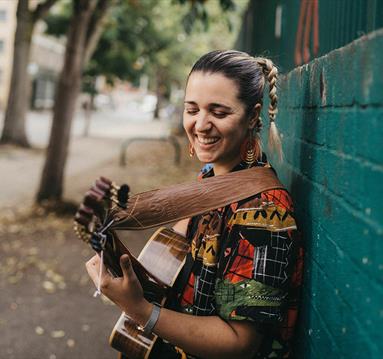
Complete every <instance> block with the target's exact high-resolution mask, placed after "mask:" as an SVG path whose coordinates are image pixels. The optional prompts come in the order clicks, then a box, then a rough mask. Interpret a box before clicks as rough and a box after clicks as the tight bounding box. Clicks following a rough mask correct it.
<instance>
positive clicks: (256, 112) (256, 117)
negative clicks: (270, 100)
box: [249, 103, 262, 130]
mask: <svg viewBox="0 0 383 359" xmlns="http://www.w3.org/2000/svg"><path fill="white" fill-rule="evenodd" d="M261 109H262V105H261V104H260V103H257V104H256V105H255V106H254V108H253V111H252V112H251V117H250V120H249V130H252V129H254V127H255V126H256V125H257V123H258V121H259V116H260V114H261Z"/></svg>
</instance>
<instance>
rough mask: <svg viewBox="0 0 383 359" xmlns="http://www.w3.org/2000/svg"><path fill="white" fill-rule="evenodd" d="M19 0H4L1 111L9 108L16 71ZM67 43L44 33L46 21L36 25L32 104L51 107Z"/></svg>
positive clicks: (0, 50) (0, 19) (0, 6)
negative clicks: (15, 43) (15, 52)
mask: <svg viewBox="0 0 383 359" xmlns="http://www.w3.org/2000/svg"><path fill="white" fill-rule="evenodd" d="M16 7H17V1H0V110H5V106H6V102H7V97H8V90H9V85H10V80H11V74H12V60H13V58H12V56H13V41H14V35H15V30H16ZM64 52H65V45H64V44H63V42H62V41H59V40H58V39H56V38H52V37H50V36H47V35H45V34H44V23H43V22H39V23H37V24H36V26H35V31H34V35H33V37H32V45H31V53H30V59H29V65H28V73H29V75H30V77H31V82H30V86H31V87H32V88H31V107H32V108H36V109H44V108H51V107H52V105H53V98H54V89H55V81H56V79H57V76H58V74H59V72H60V70H61V67H62V63H63V57H64Z"/></svg>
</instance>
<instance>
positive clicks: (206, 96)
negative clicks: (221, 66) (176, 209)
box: [183, 71, 249, 174]
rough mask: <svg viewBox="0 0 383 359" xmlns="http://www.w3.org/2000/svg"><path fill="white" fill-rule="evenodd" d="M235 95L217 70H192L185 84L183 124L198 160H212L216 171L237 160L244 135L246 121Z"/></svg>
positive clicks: (233, 85) (229, 82) (230, 82)
mask: <svg viewBox="0 0 383 359" xmlns="http://www.w3.org/2000/svg"><path fill="white" fill-rule="evenodd" d="M237 95H238V88H237V85H236V83H235V82H234V81H233V80H230V79H229V78H227V77H226V76H224V75H222V74H220V73H215V74H211V73H210V74H209V73H202V72H200V71H197V72H193V73H192V74H191V75H190V77H189V80H188V83H187V87H186V91H185V109H184V115H183V125H184V128H185V131H186V133H187V135H188V138H189V141H190V143H191V144H192V145H193V147H194V149H195V153H196V155H197V157H198V159H199V160H200V161H201V162H204V163H214V169H215V173H216V174H219V173H218V172H220V173H224V172H228V171H230V170H231V169H232V168H233V167H234V166H235V165H236V164H237V163H238V162H239V161H240V148H241V144H242V143H243V141H244V139H245V137H246V136H247V131H248V128H249V123H248V121H247V120H246V119H245V107H244V105H243V104H242V102H240V101H239V100H238V98H237Z"/></svg>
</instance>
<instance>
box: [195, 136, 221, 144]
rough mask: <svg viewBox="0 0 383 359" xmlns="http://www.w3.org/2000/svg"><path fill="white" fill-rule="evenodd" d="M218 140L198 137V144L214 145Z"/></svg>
mask: <svg viewBox="0 0 383 359" xmlns="http://www.w3.org/2000/svg"><path fill="white" fill-rule="evenodd" d="M218 140H219V137H209V138H201V137H198V142H200V143H202V144H203V145H210V144H212V143H215V142H217V141H218Z"/></svg>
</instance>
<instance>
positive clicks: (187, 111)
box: [185, 109, 198, 115]
mask: <svg viewBox="0 0 383 359" xmlns="http://www.w3.org/2000/svg"><path fill="white" fill-rule="evenodd" d="M185 111H186V113H187V114H189V115H195V114H196V113H197V112H198V110H188V109H186V110H185Z"/></svg>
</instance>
